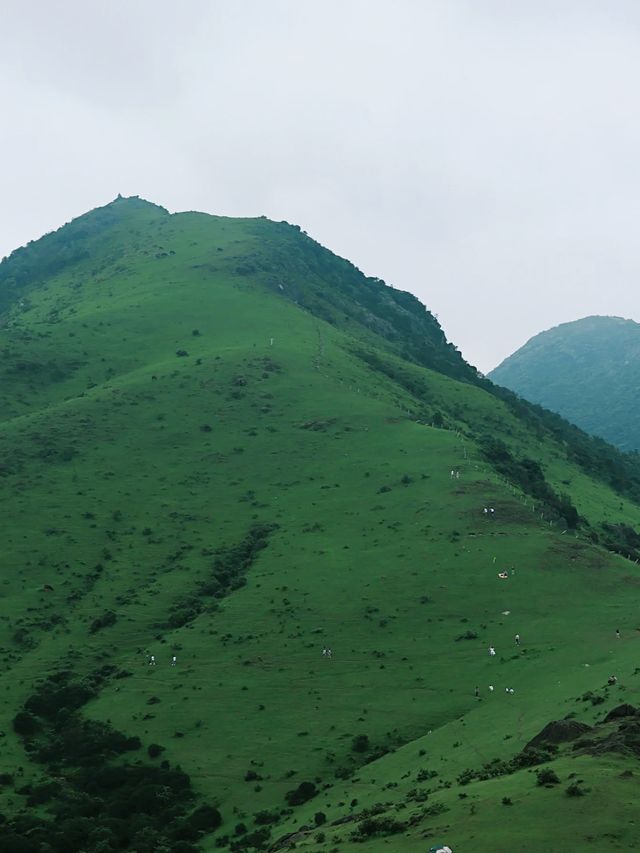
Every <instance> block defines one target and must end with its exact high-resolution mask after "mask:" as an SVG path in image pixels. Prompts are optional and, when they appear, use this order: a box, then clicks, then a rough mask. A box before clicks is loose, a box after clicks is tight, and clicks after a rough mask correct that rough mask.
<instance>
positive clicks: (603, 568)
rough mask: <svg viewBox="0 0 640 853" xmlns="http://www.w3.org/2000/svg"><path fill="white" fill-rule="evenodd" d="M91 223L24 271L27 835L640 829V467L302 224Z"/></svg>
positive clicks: (150, 846)
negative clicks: (498, 386)
mask: <svg viewBox="0 0 640 853" xmlns="http://www.w3.org/2000/svg"><path fill="white" fill-rule="evenodd" d="M66 229H67V230H65V229H62V230H61V231H60V232H56V234H54V235H48V237H46V238H44V239H43V241H40V242H38V243H35V244H33V245H32V246H30V247H27V248H26V249H25V250H21V251H20V252H19V253H16V255H15V256H12V258H10V259H9V260H8V261H5V262H4V264H3V265H2V266H0V280H2V281H3V282H4V287H5V288H6V293H5V297H3V298H5V302H4V303H3V304H4V308H5V313H4V315H3V327H2V329H1V330H0V347H1V349H2V353H3V359H2V364H1V367H0V370H1V371H2V386H1V389H2V390H1V394H2V401H1V402H2V409H1V415H0V416H1V421H0V447H1V450H2V454H1V456H0V466H1V467H0V474H1V480H0V483H1V490H0V500H1V501H2V507H1V509H2V516H3V519H4V526H3V530H4V548H3V551H2V575H1V581H2V585H1V586H0V593H1V596H2V597H1V602H2V611H1V618H0V648H1V649H2V652H3V661H4V666H3V668H2V671H1V672H0V717H1V720H0V730H1V731H2V737H0V813H1V814H2V815H3V816H4V821H2V822H0V841H1V842H2V849H3V850H7V851H12V850H15V851H27V853H29V851H45V850H47V851H49V850H55V851H75V850H77V851H81V850H83V851H92V853H93V851H96V853H98V852H99V853H102V851H110V850H134V851H137V853H145V851H157V853H160V851H177V853H180V851H182V853H186V852H187V853H188V851H192V850H197V849H201V850H205V851H213V850H218V849H222V850H247V851H253V850H284V849H287V848H291V847H292V845H295V846H296V849H302V850H310V851H311V850H312V851H336V850H340V851H349V850H362V851H378V850H383V849H384V850H389V849H392V850H398V851H414V850H415V851H418V850H423V849H428V847H429V846H430V844H432V843H435V842H437V841H442V842H447V843H449V844H450V846H451V847H452V848H453V849H454V850H455V851H456V853H460V851H462V852H463V853H464V851H485V850H486V851H489V850H492V851H493V850H514V849H516V850H537V849H540V846H543V845H544V844H545V843H546V842H547V840H548V838H549V835H550V834H553V835H554V838H555V839H556V841H557V843H558V844H559V845H560V846H561V847H562V849H567V850H582V849H585V847H586V848H588V846H589V845H593V846H594V849H599V850H602V849H605V850H609V849H610V850H616V849H617V850H632V849H636V848H637V847H638V846H639V845H640V829H639V828H638V826H637V824H636V819H635V811H636V807H637V795H636V794H635V791H634V774H635V775H637V773H638V772H640V765H638V755H639V754H640V748H639V747H638V743H640V741H638V740H637V735H636V726H637V723H636V717H635V716H634V708H633V707H632V708H631V710H629V709H627V711H625V713H626V715H627V716H625V717H620V718H614V719H611V720H609V721H608V722H603V720H604V717H605V715H606V714H608V713H609V712H610V711H611V710H612V709H613V708H615V707H617V706H619V705H620V704H621V703H623V702H625V703H628V704H629V705H630V706H633V705H634V703H637V704H638V705H640V696H639V695H638V691H639V689H640V676H639V674H638V671H637V670H636V642H637V637H638V634H637V629H638V621H637V613H636V606H635V594H636V591H637V588H638V585H639V583H640V572H639V571H638V566H637V565H636V562H635V560H636V559H637V557H636V552H635V550H634V549H635V540H634V538H633V537H634V535H635V527H637V526H638V524H639V523H640V509H639V507H638V504H637V503H636V502H635V501H634V497H635V489H636V488H637V481H636V479H635V478H636V477H637V470H636V468H635V467H634V465H635V463H634V461H633V460H630V459H626V458H625V457H622V456H619V455H616V453H615V451H613V450H612V449H611V448H608V447H605V448H604V450H602V448H601V446H600V445H598V444H596V443H591V442H590V441H589V440H588V439H587V438H586V437H584V436H583V435H582V434H580V435H578V437H577V438H576V442H575V443H571V441H569V440H568V439H567V436H570V435H571V434H572V433H571V432H570V431H569V432H567V431H566V430H568V429H569V428H568V427H565V426H564V425H562V423H561V422H560V421H558V420H548V419H547V416H546V415H545V414H544V413H539V412H537V411H536V410H534V409H529V408H527V407H526V406H524V404H520V403H518V402H517V401H514V399H513V398H511V397H509V396H505V397H501V396H500V395H499V394H496V393H495V392H494V391H493V390H492V389H491V387H490V386H489V385H488V383H483V382H482V381H481V380H480V379H479V378H478V377H477V375H476V374H475V371H473V369H472V368H469V367H468V366H466V365H465V364H464V362H462V360H461V359H460V357H459V355H458V354H457V352H456V350H455V349H454V348H452V347H451V346H450V345H449V344H447V342H446V341H445V340H444V336H442V333H441V331H440V330H439V327H438V326H437V323H436V322H435V320H433V318H432V317H431V315H429V314H428V312H426V311H425V310H424V309H423V308H417V307H416V305H415V304H414V302H413V301H412V299H411V298H409V297H407V295H403V294H397V293H396V292H395V291H392V290H391V289H389V288H386V287H385V286H384V284H382V283H380V282H377V281H376V280H366V279H364V277H362V276H360V274H359V273H357V271H355V269H354V268H353V267H351V266H350V265H348V264H347V262H345V261H342V260H340V259H337V258H336V259H334V263H333V265H332V264H331V263H330V261H331V258H332V257H333V256H331V255H330V253H328V252H326V250H320V249H319V248H318V249H316V248H313V246H315V244H313V245H311V244H312V241H310V239H309V238H308V237H306V236H305V235H304V234H301V233H300V232H299V231H297V230H296V229H294V228H292V227H291V226H287V225H283V224H276V223H270V222H268V221H266V220H230V219H224V218H219V217H210V216H205V215H202V214H195V213H189V214H179V215H173V216H169V215H168V214H167V213H166V212H165V211H163V210H162V208H158V207H156V206H153V205H149V204H148V203H146V202H142V201H140V200H136V199H119V200H117V201H116V202H114V203H113V204H112V205H109V206H107V207H106V208H103V209H101V210H99V211H94V212H92V213H91V214H87V216H86V217H81V218H80V219H79V220H76V221H75V222H74V223H71V225H69V226H66ZM310 256H312V257H313V258H315V260H310V259H309V258H310ZM288 257H291V263H290V265H288V264H287V258H288ZM323 277H324V278H323ZM323 280H325V281H326V287H325V288H324V290H323V288H322V287H321V283H322V281H323ZM362 280H363V281H364V282H365V283H363V284H362V287H363V288H365V289H366V288H368V289H369V291H370V292H369V293H368V295H366V294H365V296H364V297H363V298H362V300H360V301H359V296H358V282H359V281H362ZM366 282H368V284H367V283H366ZM372 294H373V295H372ZM427 364H431V367H428V366H426V365H427ZM576 434H577V433H576ZM452 470H454V471H457V472H459V476H458V477H455V476H454V477H452V476H451V471H452ZM594 470H595V471H597V472H598V473H599V476H598V477H597V478H594V476H593V472H594ZM615 477H617V478H618V479H617V480H616V479H615ZM614 487H615V488H614ZM485 507H487V508H489V507H492V508H493V509H494V512H493V513H492V514H491V513H485V512H484V508H485ZM572 513H573V514H574V515H575V517H574V515H573V514H572ZM603 545H607V546H608V548H605V547H603ZM612 547H615V548H616V549H617V551H618V552H619V553H617V554H614V553H612V552H611V550H610V548H612ZM499 572H506V573H507V578H506V579H501V578H499V577H498V573H499ZM616 629H619V630H620V631H621V636H620V638H618V637H616V634H615V631H616ZM516 633H518V634H520V637H521V644H520V645H519V646H517V645H516V644H515V641H514V636H515V634H516ZM489 646H494V647H495V649H496V655H495V657H490V656H489V654H488V648H489ZM327 647H329V648H331V650H332V657H331V658H330V659H328V658H327V657H325V656H323V654H322V651H323V649H324V648H327ZM152 655H153V656H154V658H155V665H153V666H152V665H150V660H151V656H152ZM173 656H175V658H176V662H175V666H173V665H172V658H173ZM611 674H616V675H617V678H618V682H617V684H615V685H612V686H608V685H607V679H608V677H609V676H610V675H611ZM490 685H491V686H493V687H494V690H493V691H490V690H489V686H490ZM476 687H477V688H478V693H479V695H478V696H476V695H475V688H476ZM508 688H512V689H513V691H514V692H513V693H508V692H506V689H508ZM634 707H635V706H634ZM564 718H569V719H572V720H579V721H582V722H584V723H585V724H587V725H588V726H590V727H592V728H591V729H589V730H586V729H585V730H584V732H581V733H580V735H579V736H573V735H575V733H573V734H572V737H573V739H572V740H568V741H562V742H561V743H559V744H557V745H556V744H553V743H548V742H543V743H541V744H539V745H538V746H537V747H536V748H535V750H532V749H529V750H526V749H525V746H526V744H527V743H528V742H529V741H530V740H531V739H532V738H533V737H534V736H535V735H537V734H538V733H539V732H540V731H541V730H542V729H543V727H544V726H545V725H546V724H547V723H549V722H550V721H553V720H562V719H564ZM574 747H576V748H574ZM545 768H548V769H549V770H553V772H554V773H555V774H556V776H557V778H558V779H559V780H560V782H559V783H558V784H553V783H548V786H546V785H545V784H538V775H539V771H541V770H542V769H545ZM542 778H543V780H544V778H546V777H542ZM578 780H580V781H578ZM572 785H573V786H575V787H577V788H578V789H579V793H578V794H577V795H576V793H575V789H572V790H573V793H571V792H569V793H567V790H568V789H570V788H571V786H572ZM580 794H583V796H580ZM505 801H508V802H506V804H504V803H505ZM218 824H220V825H218Z"/></svg>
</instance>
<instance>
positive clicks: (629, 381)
mask: <svg viewBox="0 0 640 853" xmlns="http://www.w3.org/2000/svg"><path fill="white" fill-rule="evenodd" d="M639 355H640V325H639V324H638V323H635V322H634V321H633V320H623V319H622V317H585V318H583V319H582V320H576V321H575V322H573V323H563V324H562V325H560V326H556V327H555V328H553V329H548V330H547V331H545V332H541V333H540V334H539V335H536V336H535V337H534V338H532V339H531V340H530V341H528V342H527V343H526V344H525V345H524V346H523V347H521V348H520V349H519V350H518V351H517V352H515V353H513V355H511V356H509V358H507V359H505V361H503V362H502V364H500V365H498V367H496V369H495V370H493V371H492V372H491V373H490V374H489V376H490V378H491V379H492V380H493V381H494V382H497V383H498V384H499V385H503V386H505V387H506V388H510V389H511V390H512V391H515V392H516V393H517V394H520V395H521V396H522V397H525V398H526V399H527V400H532V401H533V402H534V403H539V404H541V405H542V406H546V407H547V408H548V409H552V410H553V411H554V412H558V413H559V414H561V415H562V416H563V417H565V418H568V419H569V420H570V421H572V422H573V423H575V424H577V425H578V426H579V427H581V428H582V429H584V430H586V431H587V432H589V433H592V434H593V435H598V436H600V437H602V438H604V439H606V440H607V441H610V442H611V443H612V444H615V445H616V446H617V447H619V448H621V449H622V450H627V451H632V450H635V451H637V450H640V408H639V407H638V390H639V389H640V369H639V367H638V365H639V364H640V361H639V359H638V356H639Z"/></svg>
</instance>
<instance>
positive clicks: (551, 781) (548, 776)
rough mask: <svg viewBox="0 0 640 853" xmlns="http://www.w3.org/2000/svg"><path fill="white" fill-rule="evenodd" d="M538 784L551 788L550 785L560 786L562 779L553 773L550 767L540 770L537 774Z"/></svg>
mask: <svg viewBox="0 0 640 853" xmlns="http://www.w3.org/2000/svg"><path fill="white" fill-rule="evenodd" d="M536 777H537V784H538V785H544V786H545V787H546V786H550V785H559V784H560V779H559V778H558V775H557V774H556V773H555V771H553V770H552V769H551V768H550V767H543V769H542V770H538V771H537V773H536Z"/></svg>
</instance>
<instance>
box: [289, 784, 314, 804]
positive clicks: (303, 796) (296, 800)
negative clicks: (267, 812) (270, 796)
mask: <svg viewBox="0 0 640 853" xmlns="http://www.w3.org/2000/svg"><path fill="white" fill-rule="evenodd" d="M317 793H318V789H317V788H316V786H315V785H314V784H313V782H301V783H300V784H299V785H298V787H297V788H294V790H292V791H287V793H286V794H285V800H286V801H287V802H288V803H289V805H290V806H301V805H302V804H303V803H306V802H308V800H311V799H313V797H315V796H316V794H317Z"/></svg>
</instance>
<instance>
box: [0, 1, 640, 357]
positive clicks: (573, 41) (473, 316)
mask: <svg viewBox="0 0 640 853" xmlns="http://www.w3.org/2000/svg"><path fill="white" fill-rule="evenodd" d="M0 27H1V30H2V34H3V38H2V51H0V106H1V110H2V111H1V113H0V122H1V124H0V153H1V155H2V156H1V159H0V199H1V203H0V217H1V218H0V256H1V255H5V254H8V253H9V252H10V251H11V250H12V249H14V248H15V247H16V246H19V245H22V244H24V243H25V242H27V241H28V240H30V239H33V238H37V237H39V236H41V235H42V234H43V233H44V232H46V231H49V230H53V229H54V228H57V227H58V226H60V225H61V224H63V223H64V222H65V221H68V220H69V219H71V218H72V217H74V216H77V215H79V214H81V213H83V212H85V211H86V210H88V209H90V208H92V207H96V206H98V205H101V204H105V203H107V202H108V201H110V200H111V199H112V198H114V197H115V196H116V195H117V194H118V193H122V194H123V195H141V196H143V197H145V198H148V199H149V200H151V201H155V202H157V203H158V204H162V205H163V206H165V207H167V208H169V210H171V211H172V212H173V211H179V210H194V209H195V210H203V211H207V212H210V213H217V214H225V215H230V216H253V215H262V214H264V215H266V216H268V217H270V218H273V219H276V220H280V219H286V220H288V221H289V222H294V223H297V224H299V225H300V226H301V227H302V228H303V229H305V230H306V231H307V232H308V233H309V234H310V235H311V236H312V237H315V238H316V239H317V240H319V241H320V242H321V243H323V244H324V245H326V246H328V247H329V248H330V249H332V250H333V251H335V252H336V253H338V254H340V255H342V256H344V257H347V258H349V259H350V260H352V261H353V262H354V263H355V264H356V265H357V266H359V267H360V268H361V269H362V270H363V271H364V272H365V273H367V274H368V275H374V276H379V277H380V278H383V279H384V280H385V281H387V283H389V284H393V285H394V287H397V288H401V289H403V290H409V291H411V292H413V293H415V294H416V295H417V296H419V297H420V299H421V300H422V301H423V302H424V303H425V304H426V305H427V307H428V308H429V309H430V310H431V311H433V312H434V313H435V314H437V315H438V317H439V319H440V322H441V324H442V326H443V328H444V330H445V332H446V334H447V336H448V338H449V339H450V340H452V341H453V343H455V344H456V346H458V347H459V349H460V350H461V351H462V353H463V355H464V356H465V358H466V359H467V360H468V361H470V362H471V363H473V364H475V365H476V366H477V367H478V368H479V369H481V370H483V371H485V372H486V371H488V370H490V369H491V368H492V367H494V366H496V365H497V364H498V362H500V361H501V360H502V359H503V358H504V357H506V356H507V355H508V354H510V353H511V352H513V351H514V350H515V349H517V348H518V347H519V346H520V345H522V344H523V343H524V342H525V341H526V340H527V339H528V338H529V337H531V336H532V335H534V334H536V333H537V332H539V331H541V330H543V329H546V328H548V327H550V326H554V325H557V324H558V323H561V322H566V321H568V320H573V319H577V318H578V317H583V316H586V315H588V314H615V315H620V316H624V317H630V318H632V319H635V320H640V286H639V285H640V242H639V240H638V230H639V225H640V109H639V107H640V103H639V100H640V94H639V93H640V4H638V3H637V2H635V0H630V1H629V2H624V0H611V2H601V0H593V2H590V0H575V2H574V0H549V2H546V0H503V1H502V2H499V0H468V2H465V0H443V2H437V0H306V2H305V0H224V2H223V0H179V2H178V1H177V0H108V2H107V1H106V0H103V2H87V0H81V2H76V0H58V2H51V3H49V2H44V0H2V2H1V3H0Z"/></svg>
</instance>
